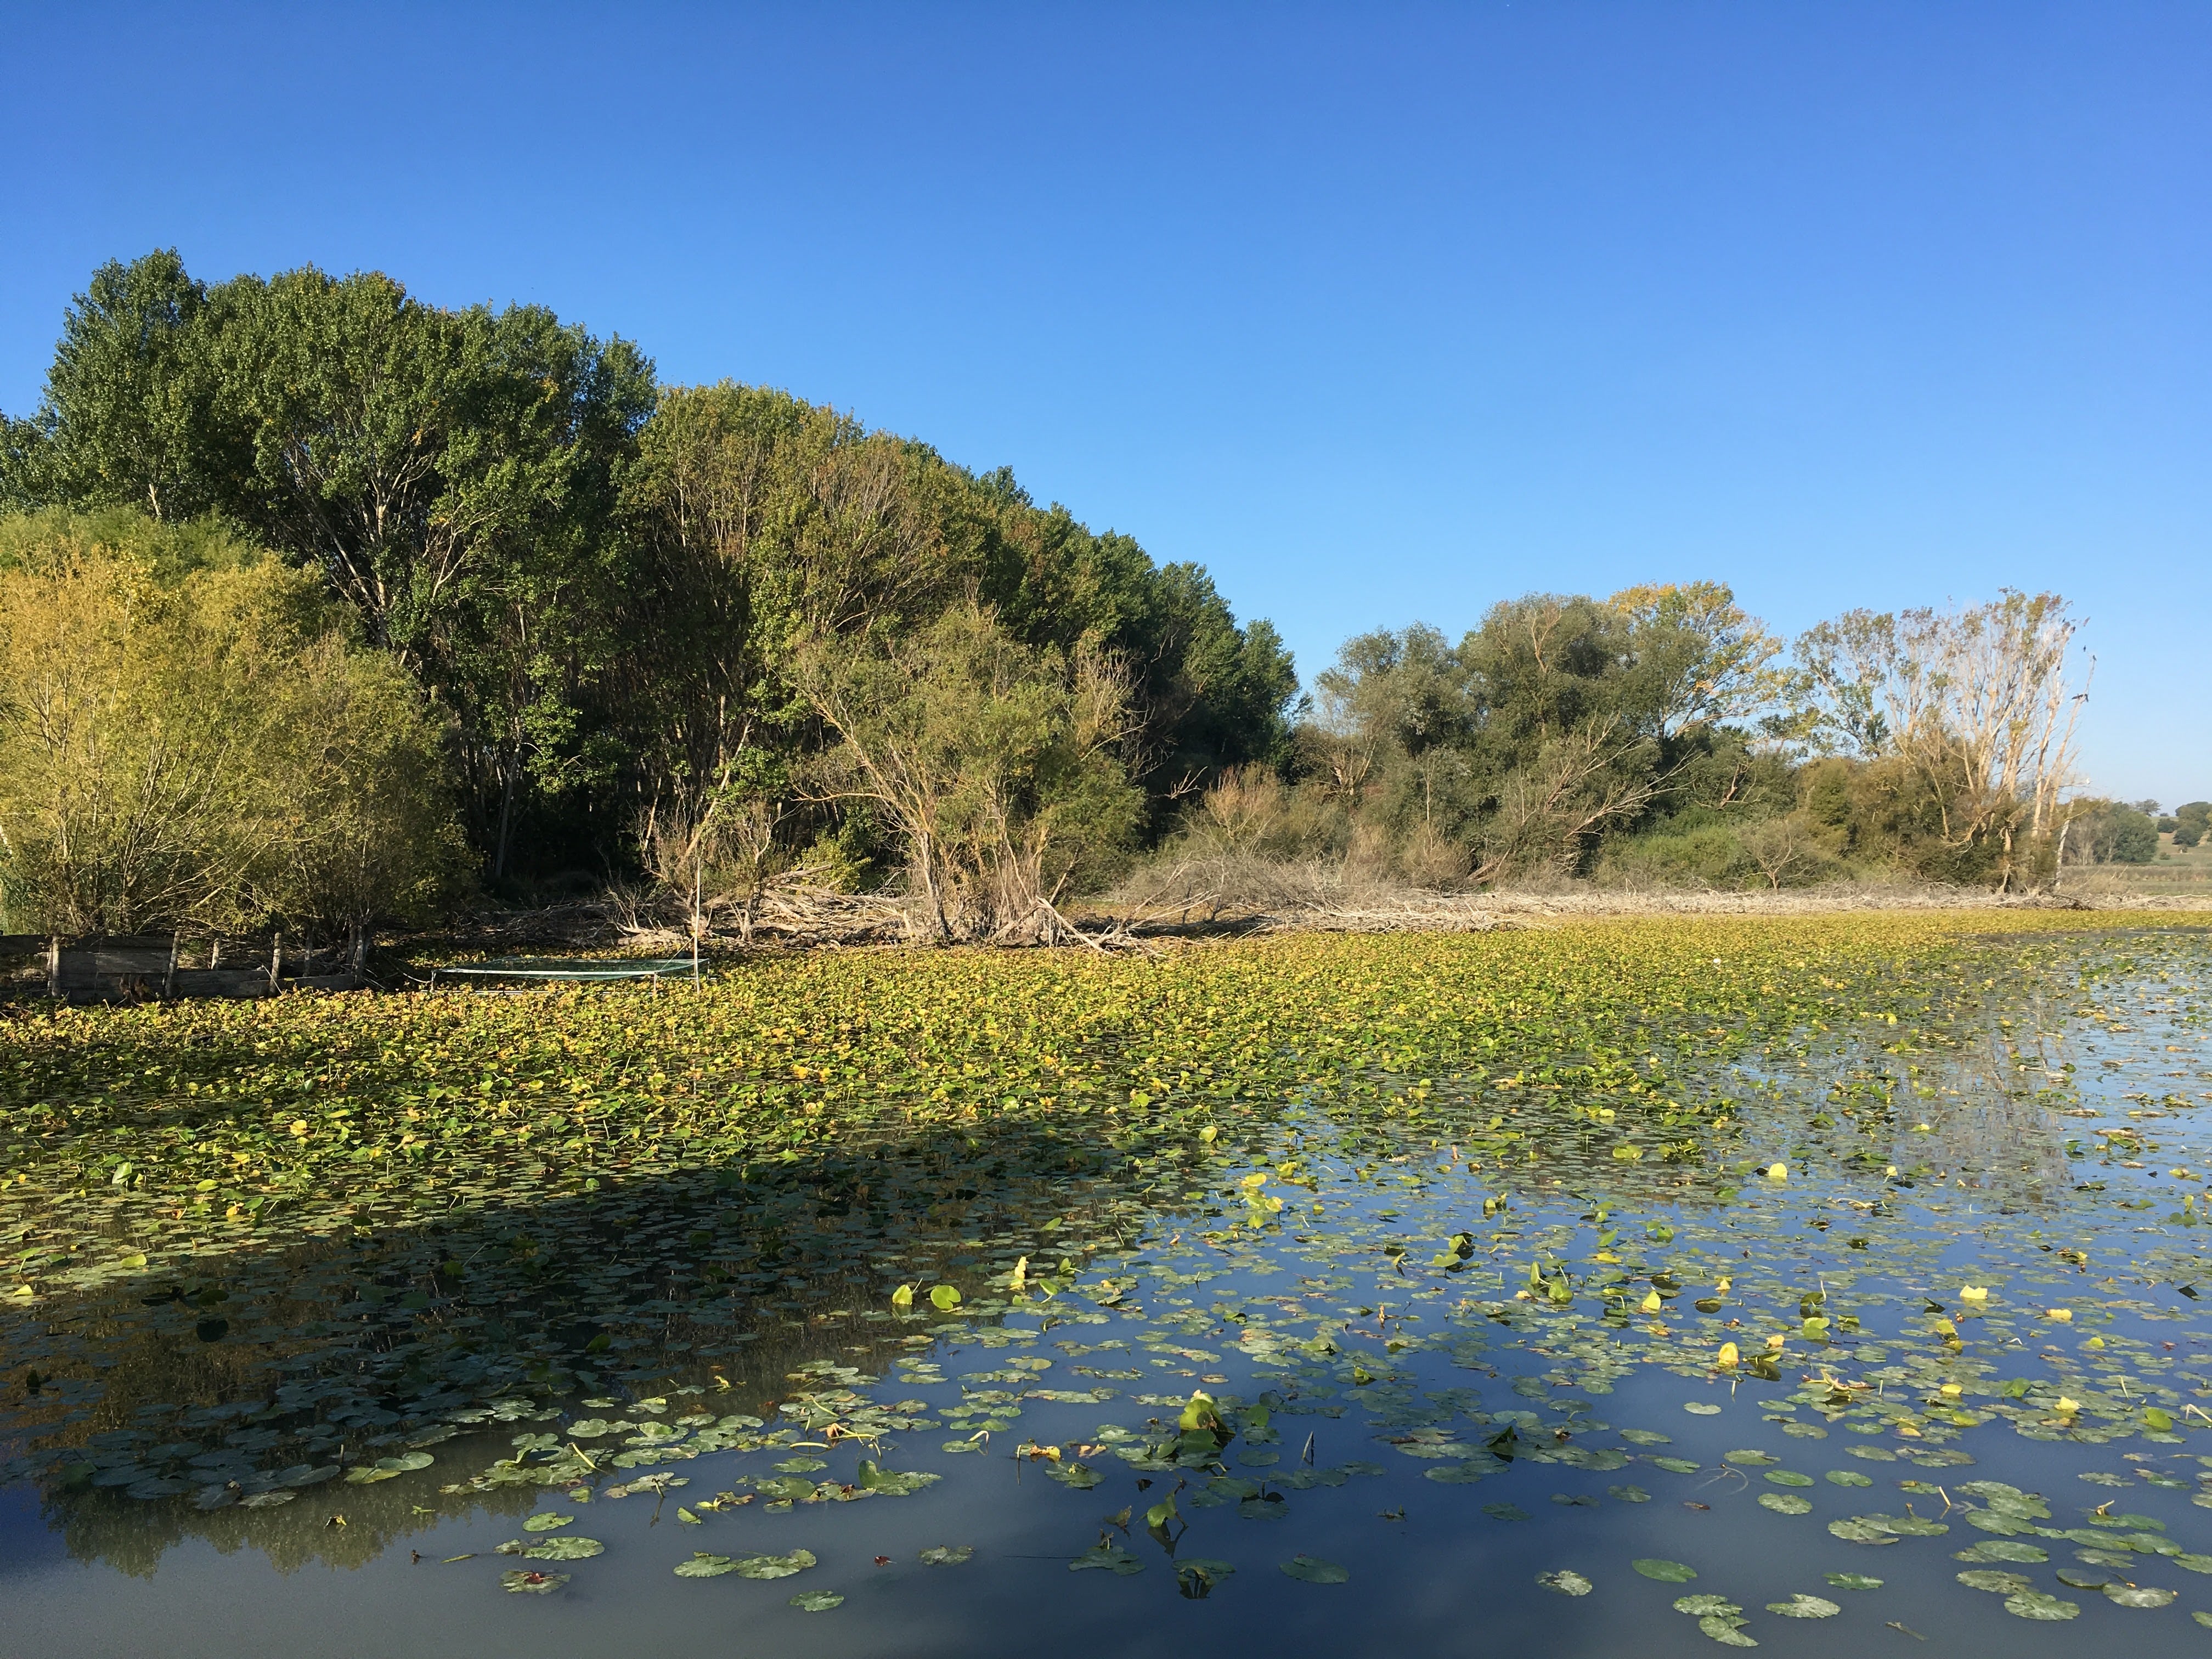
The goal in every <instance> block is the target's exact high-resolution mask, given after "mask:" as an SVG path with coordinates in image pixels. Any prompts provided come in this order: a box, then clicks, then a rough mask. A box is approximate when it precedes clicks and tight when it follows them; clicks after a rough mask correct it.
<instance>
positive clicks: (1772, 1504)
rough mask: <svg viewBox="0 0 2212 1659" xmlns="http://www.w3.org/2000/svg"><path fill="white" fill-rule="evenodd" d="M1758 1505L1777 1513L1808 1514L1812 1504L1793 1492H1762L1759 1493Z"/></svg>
mask: <svg viewBox="0 0 2212 1659" xmlns="http://www.w3.org/2000/svg"><path fill="white" fill-rule="evenodd" d="M1759 1508H1761V1509H1763V1510H1773V1511H1774V1512H1775V1513H1776V1514H1777V1515H1810V1514H1812V1512H1813V1506H1812V1504H1810V1503H1808V1502H1807V1501H1806V1500H1805V1499H1804V1498H1800V1497H1798V1496H1797V1495H1796V1493H1794V1492H1761V1493H1759Z"/></svg>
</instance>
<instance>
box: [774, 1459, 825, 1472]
mask: <svg viewBox="0 0 2212 1659" xmlns="http://www.w3.org/2000/svg"><path fill="white" fill-rule="evenodd" d="M775 1468H776V1470H777V1472H778V1473H780V1474H813V1473H814V1472H815V1470H817V1469H826V1468H829V1464H828V1463H827V1462H824V1461H823V1460H822V1459H821V1458H819V1457H787V1458H785V1459H784V1460H783V1462H781V1463H778V1464H776V1465H775Z"/></svg>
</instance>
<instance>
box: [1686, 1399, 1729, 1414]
mask: <svg viewBox="0 0 2212 1659" xmlns="http://www.w3.org/2000/svg"><path fill="white" fill-rule="evenodd" d="M1682 1409H1683V1410H1684V1411H1686V1412H1688V1413H1691V1414H1692V1416H1695V1417H1718V1416H1719V1415H1720V1414H1721V1408H1720V1407H1718V1406H1716V1405H1714V1404H1713V1403H1712V1402H1711V1401H1709V1400H1692V1401H1685V1402H1684V1404H1683V1407H1682Z"/></svg>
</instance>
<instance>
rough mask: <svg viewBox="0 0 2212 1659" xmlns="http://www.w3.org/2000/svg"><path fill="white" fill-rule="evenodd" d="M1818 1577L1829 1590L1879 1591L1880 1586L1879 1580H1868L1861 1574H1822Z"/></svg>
mask: <svg viewBox="0 0 2212 1659" xmlns="http://www.w3.org/2000/svg"><path fill="white" fill-rule="evenodd" d="M1820 1577H1821V1578H1822V1579H1823V1580H1825V1581H1826V1583H1827V1586H1828V1588H1829V1589H1848V1590H1870V1589H1881V1584H1882V1581H1881V1579H1879V1578H1869V1577H1867V1576H1866V1574H1864V1573H1863V1572H1824V1573H1822V1574H1821V1575H1820Z"/></svg>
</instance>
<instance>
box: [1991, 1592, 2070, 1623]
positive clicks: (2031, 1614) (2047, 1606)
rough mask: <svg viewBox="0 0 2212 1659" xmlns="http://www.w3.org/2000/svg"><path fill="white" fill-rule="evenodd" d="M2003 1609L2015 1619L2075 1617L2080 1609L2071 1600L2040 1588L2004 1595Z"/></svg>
mask: <svg viewBox="0 0 2212 1659" xmlns="http://www.w3.org/2000/svg"><path fill="white" fill-rule="evenodd" d="M2004 1610H2005V1611H2006V1612H2007V1613H2010V1614H2012V1616H2013V1617H2014V1618H2015V1619H2043V1620H2061V1619H2072V1618H2075V1617H2076V1616H2077V1615H2078V1614H2079V1613H2081V1607H2080V1605H2079V1604H2078V1603H2076V1602H2073V1601H2060V1600H2059V1599H2058V1597H2057V1596H2055V1595H2046V1594H2045V1593H2044V1592H2043V1591H2041V1590H2022V1591H2021V1593H2020V1594H2019V1595H2008V1596H2007V1597H2005V1602H2004Z"/></svg>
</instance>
